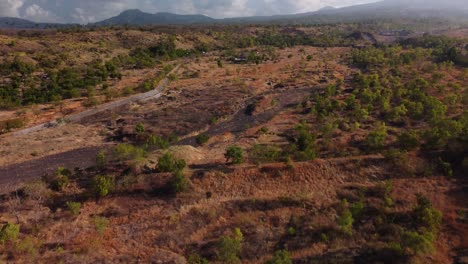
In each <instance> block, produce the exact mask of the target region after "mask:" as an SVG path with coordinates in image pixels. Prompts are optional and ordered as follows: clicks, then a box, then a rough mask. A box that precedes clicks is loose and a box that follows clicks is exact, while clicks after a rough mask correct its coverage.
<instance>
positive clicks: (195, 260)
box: [187, 254, 209, 264]
mask: <svg viewBox="0 0 468 264" xmlns="http://www.w3.org/2000/svg"><path fill="white" fill-rule="evenodd" d="M187 262H188V264H208V263H209V262H208V260H207V259H206V258H202V257H200V256H199V255H197V254H193V255H190V257H189V258H188V259H187Z"/></svg>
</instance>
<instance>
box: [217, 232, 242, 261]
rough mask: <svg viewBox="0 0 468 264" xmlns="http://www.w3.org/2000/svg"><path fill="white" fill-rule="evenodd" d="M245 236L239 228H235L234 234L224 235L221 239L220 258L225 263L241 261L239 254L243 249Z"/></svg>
mask: <svg viewBox="0 0 468 264" xmlns="http://www.w3.org/2000/svg"><path fill="white" fill-rule="evenodd" d="M243 239H244V236H243V234H242V232H241V230H240V229H239V228H236V229H235V230H234V234H233V236H223V237H222V238H221V239H220V241H219V259H220V260H221V261H223V262H224V263H228V264H236V263H241V261H240V259H239V254H240V252H241V250H242V240H243Z"/></svg>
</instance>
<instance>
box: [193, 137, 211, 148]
mask: <svg viewBox="0 0 468 264" xmlns="http://www.w3.org/2000/svg"><path fill="white" fill-rule="evenodd" d="M195 140H196V141H197V144H198V145H200V146H203V145H205V144H206V143H207V142H208V140H210V136H208V135H206V134H200V135H198V136H197V137H196V139H195Z"/></svg>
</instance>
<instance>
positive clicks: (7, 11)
mask: <svg viewBox="0 0 468 264" xmlns="http://www.w3.org/2000/svg"><path fill="white" fill-rule="evenodd" d="M23 4H24V2H23V1H22V0H0V16H10V17H18V16H19V9H20V8H21V7H22V6H23Z"/></svg>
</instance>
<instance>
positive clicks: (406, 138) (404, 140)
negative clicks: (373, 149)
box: [397, 131, 419, 151]
mask: <svg viewBox="0 0 468 264" xmlns="http://www.w3.org/2000/svg"><path fill="white" fill-rule="evenodd" d="M397 145H398V146H399V147H400V148H401V149H403V150H406V151H408V150H413V149H416V148H417V147H419V136H418V134H417V133H416V132H415V131H410V132H404V133H402V134H401V135H399V136H398V140H397Z"/></svg>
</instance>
